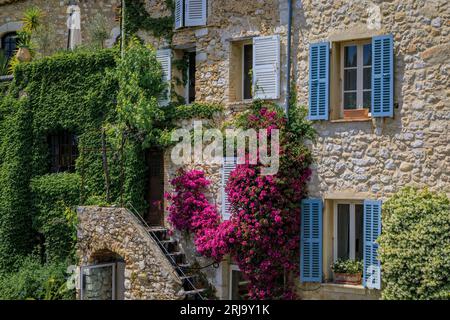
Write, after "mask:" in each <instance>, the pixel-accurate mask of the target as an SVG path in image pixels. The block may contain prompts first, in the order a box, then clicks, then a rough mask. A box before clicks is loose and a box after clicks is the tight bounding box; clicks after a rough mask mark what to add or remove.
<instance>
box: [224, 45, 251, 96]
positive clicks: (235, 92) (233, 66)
mask: <svg viewBox="0 0 450 320" xmlns="http://www.w3.org/2000/svg"><path fill="white" fill-rule="evenodd" d="M252 68H253V44H252V41H251V40H244V41H233V42H231V50H230V73H229V75H230V78H229V80H230V82H229V83H230V87H229V93H230V97H229V99H230V101H232V102H237V101H243V100H247V99H252V98H253V93H252V89H253V88H252V85H253V77H252Z"/></svg>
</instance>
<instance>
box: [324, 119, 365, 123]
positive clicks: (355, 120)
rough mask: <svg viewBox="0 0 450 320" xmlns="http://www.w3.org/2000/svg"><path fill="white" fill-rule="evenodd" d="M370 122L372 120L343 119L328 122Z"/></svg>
mask: <svg viewBox="0 0 450 320" xmlns="http://www.w3.org/2000/svg"><path fill="white" fill-rule="evenodd" d="M369 121H372V118H343V119H334V120H330V122H332V123H340V122H369Z"/></svg>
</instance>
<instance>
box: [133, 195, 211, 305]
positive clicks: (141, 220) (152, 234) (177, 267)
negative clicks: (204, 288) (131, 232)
mask: <svg viewBox="0 0 450 320" xmlns="http://www.w3.org/2000/svg"><path fill="white" fill-rule="evenodd" d="M127 206H129V208H128V209H129V210H131V211H132V212H133V213H134V215H135V216H136V217H137V218H138V221H139V222H140V223H141V224H142V225H143V226H144V227H145V228H146V229H147V230H148V231H149V232H150V234H151V236H152V238H153V239H154V240H155V241H156V242H157V244H158V247H159V248H160V249H161V251H162V253H163V254H164V255H165V256H166V257H167V258H168V259H170V260H171V262H172V265H173V266H174V268H175V269H176V270H177V271H178V272H179V274H180V275H181V277H183V281H187V282H188V283H189V285H190V286H191V287H192V290H194V291H195V290H198V289H197V288H196V287H195V286H194V284H193V283H192V281H191V280H190V279H189V277H188V276H187V275H186V274H185V273H184V271H183V269H182V268H181V267H180V266H179V265H178V263H177V262H176V261H175V259H174V258H173V257H172V255H171V254H170V252H169V251H168V250H167V249H166V247H165V246H164V244H163V243H162V242H161V241H160V240H159V238H158V236H157V235H156V234H155V232H154V231H153V230H152V228H151V227H150V226H149V225H148V224H147V222H146V221H145V219H144V218H143V217H142V216H141V214H140V213H139V211H137V210H136V208H135V207H134V206H133V205H132V204H131V203H129V202H128V203H127ZM195 294H196V295H197V296H198V297H199V298H200V299H201V300H205V298H204V297H203V296H202V295H201V294H200V293H199V292H197V293H195Z"/></svg>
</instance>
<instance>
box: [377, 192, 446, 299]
mask: <svg viewBox="0 0 450 320" xmlns="http://www.w3.org/2000/svg"><path fill="white" fill-rule="evenodd" d="M379 243H380V250H379V253H380V260H381V264H382V281H383V283H384V286H385V287H384V289H383V291H382V298H383V299H450V201H449V199H448V197H447V196H446V195H445V194H437V193H433V192H430V191H428V190H423V191H418V190H416V189H412V188H406V189H404V190H402V191H400V192H398V193H397V194H396V195H394V196H393V197H392V198H390V199H389V200H388V201H387V202H386V203H385V204H384V205H383V231H382V235H381V237H380V238H379Z"/></svg>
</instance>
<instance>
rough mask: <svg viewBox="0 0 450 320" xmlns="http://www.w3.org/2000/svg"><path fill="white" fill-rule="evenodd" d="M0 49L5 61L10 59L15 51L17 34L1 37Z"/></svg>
mask: <svg viewBox="0 0 450 320" xmlns="http://www.w3.org/2000/svg"><path fill="white" fill-rule="evenodd" d="M2 49H3V50H4V53H5V56H6V58H7V59H10V58H11V57H12V56H13V55H14V52H15V51H16V49H17V34H16V33H15V32H12V33H8V34H6V35H4V36H3V38H2Z"/></svg>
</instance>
